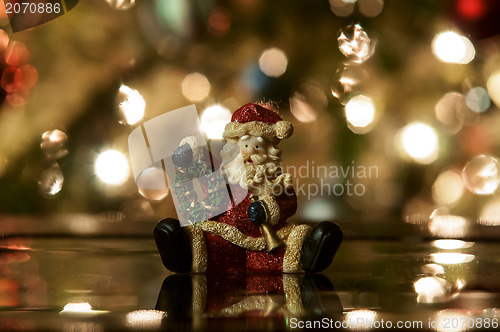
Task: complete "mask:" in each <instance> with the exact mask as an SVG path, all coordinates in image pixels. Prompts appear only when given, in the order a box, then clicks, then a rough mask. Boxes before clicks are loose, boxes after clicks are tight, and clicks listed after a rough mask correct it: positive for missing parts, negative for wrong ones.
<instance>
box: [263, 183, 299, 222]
mask: <svg viewBox="0 0 500 332" xmlns="http://www.w3.org/2000/svg"><path fill="white" fill-rule="evenodd" d="M259 200H260V201H262V202H263V203H264V206H265V207H266V212H267V214H268V222H269V223H270V224H271V225H276V224H277V223H278V222H286V220H287V219H288V218H290V217H291V216H293V215H294V214H295V212H296V211H297V196H296V195H295V191H294V190H293V188H291V189H290V190H286V191H285V192H283V193H282V194H281V195H279V196H274V195H261V196H259Z"/></svg>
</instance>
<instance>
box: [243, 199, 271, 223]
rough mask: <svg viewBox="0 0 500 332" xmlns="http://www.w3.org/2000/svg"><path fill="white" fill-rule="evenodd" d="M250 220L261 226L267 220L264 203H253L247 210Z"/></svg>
mask: <svg viewBox="0 0 500 332" xmlns="http://www.w3.org/2000/svg"><path fill="white" fill-rule="evenodd" d="M247 214H248V218H249V219H250V221H251V222H253V223H254V224H256V225H261V224H263V223H264V222H265V221H266V220H267V212H266V208H265V207H264V203H262V202H261V201H257V202H253V203H252V204H250V206H249V207H248V209H247Z"/></svg>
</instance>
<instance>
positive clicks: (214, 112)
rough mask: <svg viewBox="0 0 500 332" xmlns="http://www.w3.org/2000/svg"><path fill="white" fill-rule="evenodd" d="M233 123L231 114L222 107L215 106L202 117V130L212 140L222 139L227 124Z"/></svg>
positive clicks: (209, 108)
mask: <svg viewBox="0 0 500 332" xmlns="http://www.w3.org/2000/svg"><path fill="white" fill-rule="evenodd" d="M230 121H231V112H230V111H229V110H228V109H227V108H225V107H223V106H221V105H213V106H210V107H208V108H206V109H205V111H203V114H202V115H201V130H202V131H203V132H204V133H205V134H206V135H207V136H208V138H211V139H222V134H223V133H224V128H225V127H226V124H227V123H228V122H230Z"/></svg>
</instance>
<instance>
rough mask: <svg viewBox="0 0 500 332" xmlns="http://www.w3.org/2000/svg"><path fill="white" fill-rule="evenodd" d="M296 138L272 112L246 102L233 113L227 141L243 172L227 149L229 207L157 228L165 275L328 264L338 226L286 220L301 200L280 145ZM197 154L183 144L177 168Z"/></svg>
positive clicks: (312, 268) (310, 269)
mask: <svg viewBox="0 0 500 332" xmlns="http://www.w3.org/2000/svg"><path fill="white" fill-rule="evenodd" d="M292 133H293V127H292V125H291V124H290V123H289V122H288V121H283V119H282V118H281V117H280V116H279V115H278V113H277V112H276V111H274V110H272V109H270V108H269V107H268V106H267V107H265V106H261V105H258V104H246V105H244V106H243V107H241V108H239V109H238V110H237V111H236V112H234V114H233V116H232V118H231V122H230V123H228V124H227V125H226V127H225V130H224V134H223V137H224V138H225V139H226V141H227V143H228V146H230V145H231V144H232V145H233V146H234V145H237V146H238V147H239V156H240V157H241V158H242V159H243V162H244V167H243V168H242V167H241V165H237V164H236V163H234V162H233V161H231V160H228V155H230V154H231V153H230V152H231V151H230V150H231V149H226V148H225V149H223V151H222V152H221V157H222V160H223V161H222V166H223V167H222V170H223V173H224V176H225V178H226V181H227V182H228V183H229V184H231V190H230V191H231V195H232V197H231V202H229V203H228V204H229V205H228V208H227V209H226V210H227V211H226V212H224V213H222V214H219V215H217V216H214V217H212V218H209V219H207V220H204V221H201V222H198V223H195V224H193V225H188V226H185V227H181V225H180V223H179V221H178V220H176V219H172V218H167V219H164V220H162V221H160V222H159V223H158V225H157V226H156V228H155V231H154V236H155V241H156V245H157V247H158V250H159V252H160V256H161V258H162V261H163V264H164V265H165V267H166V268H167V269H169V270H171V271H173V272H178V273H187V272H193V273H204V272H209V273H232V272H266V273H301V272H319V271H322V270H324V269H326V268H327V267H328V266H329V265H330V263H331V262H332V260H333V257H334V255H335V253H336V251H337V249H338V248H339V246H340V243H341V242H342V237H343V235H342V231H341V229H340V227H339V226H338V225H337V224H335V223H333V222H330V221H324V222H322V223H320V224H318V225H317V226H316V227H315V228H314V229H313V228H312V227H311V226H309V225H305V224H302V225H300V224H296V223H291V222H288V219H289V218H290V217H291V216H293V215H294V214H295V212H296V209H297V196H296V195H295V192H294V189H293V185H292V177H291V175H290V174H287V173H282V167H281V150H280V148H279V147H278V144H279V143H280V141H281V140H282V139H286V138H289V137H290V136H291V135H292ZM192 154H193V153H192V151H190V150H189V146H188V149H186V147H185V145H184V147H183V148H182V149H180V150H179V151H178V153H174V156H173V163H174V164H176V163H179V161H180V162H184V161H183V159H186V158H187V159H189V160H191V159H190V158H192ZM174 158H175V159H176V160H174ZM241 158H240V160H241ZM233 164H234V165H233ZM238 188H239V190H238ZM239 195H243V196H241V197H238V196H239ZM235 202H238V203H237V204H235Z"/></svg>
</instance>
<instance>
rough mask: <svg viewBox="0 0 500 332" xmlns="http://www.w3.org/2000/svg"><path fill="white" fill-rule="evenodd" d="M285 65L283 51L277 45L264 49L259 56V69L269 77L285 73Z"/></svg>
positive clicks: (285, 60) (286, 59) (286, 60)
mask: <svg viewBox="0 0 500 332" xmlns="http://www.w3.org/2000/svg"><path fill="white" fill-rule="evenodd" d="M287 65H288V58H287V57H286V54H285V52H283V50H281V49H279V48H277V47H273V48H270V49H267V50H265V51H264V52H262V54H261V56H260V58H259V67H260V70H261V71H262V72H263V73H264V74H266V75H267V76H269V77H280V76H281V75H283V74H284V73H285V71H286V67H287Z"/></svg>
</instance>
